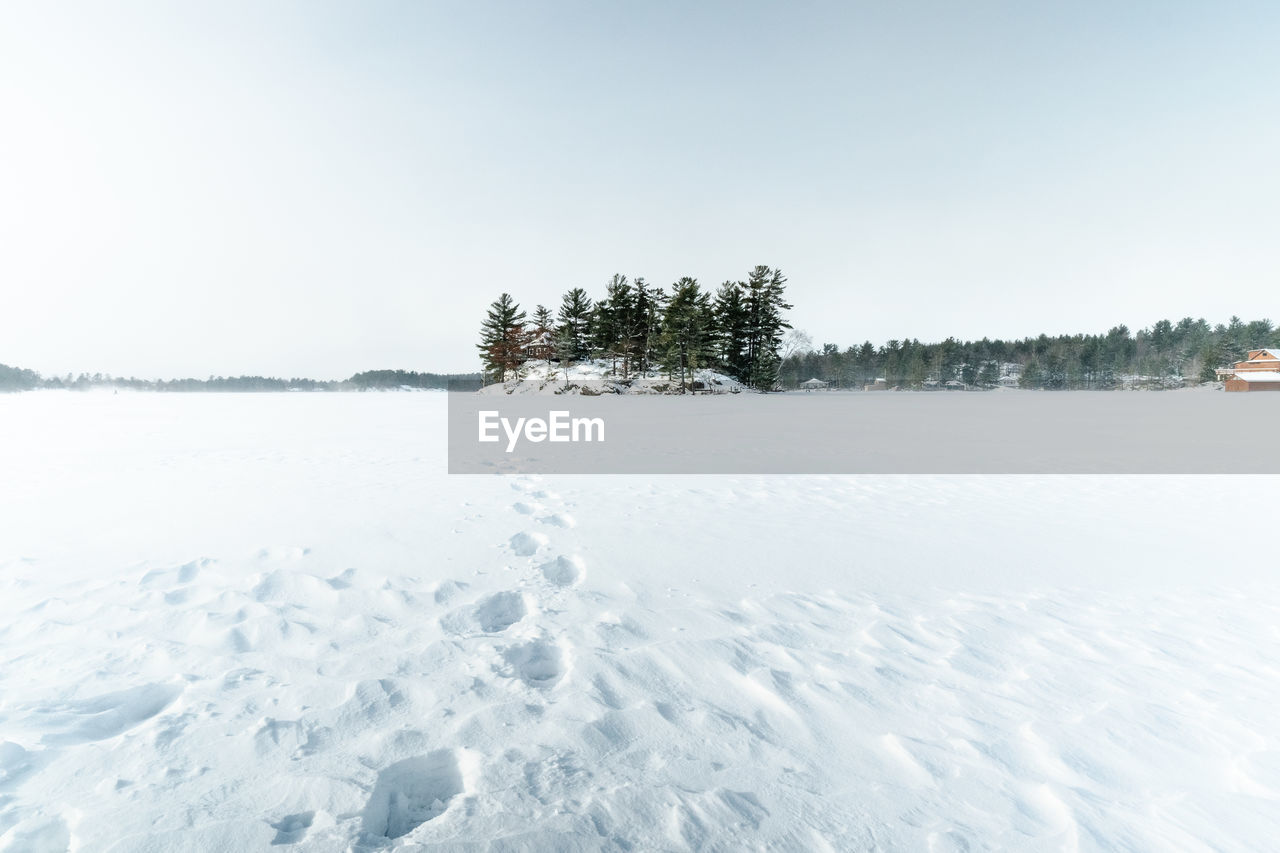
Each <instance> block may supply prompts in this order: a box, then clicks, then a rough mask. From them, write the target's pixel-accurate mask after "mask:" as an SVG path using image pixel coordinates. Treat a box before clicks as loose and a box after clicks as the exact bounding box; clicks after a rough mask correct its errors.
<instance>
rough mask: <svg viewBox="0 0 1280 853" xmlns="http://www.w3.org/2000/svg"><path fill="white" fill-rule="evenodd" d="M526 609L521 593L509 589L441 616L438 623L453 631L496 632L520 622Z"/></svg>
mask: <svg viewBox="0 0 1280 853" xmlns="http://www.w3.org/2000/svg"><path fill="white" fill-rule="evenodd" d="M528 612H529V608H528V606H527V605H526V604H525V600H524V596H523V595H522V594H520V593H518V592H515V591H512V590H508V591H505V592H496V593H494V594H493V595H490V596H486V597H484V598H482V599H480V600H479V601H477V602H476V603H475V604H474V605H472V606H470V607H464V608H462V609H461V610H455V611H453V612H452V613H447V614H445V615H444V616H442V617H440V626H441V627H442V628H444V629H445V630H446V631H449V632H450V633H452V634H469V633H472V632H475V631H476V630H479V631H480V632H481V633H485V634H497V633H499V632H501V631H505V630H507V629H508V628H510V627H511V626H512V625H514V624H516V623H517V622H519V621H520V620H521V619H523V618H524V617H525V615H526V614H527V613H528Z"/></svg>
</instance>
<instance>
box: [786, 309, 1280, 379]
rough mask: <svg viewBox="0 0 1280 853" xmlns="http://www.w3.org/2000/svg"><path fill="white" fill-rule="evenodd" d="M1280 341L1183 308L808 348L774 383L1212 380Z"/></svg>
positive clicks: (1276, 334) (1261, 326) (1273, 331)
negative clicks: (1072, 330) (1069, 326)
mask: <svg viewBox="0 0 1280 853" xmlns="http://www.w3.org/2000/svg"><path fill="white" fill-rule="evenodd" d="M1264 347H1280V330H1277V328H1276V327H1275V326H1273V325H1272V323H1271V321H1270V320H1255V321H1253V322H1250V323H1246V322H1244V321H1243V320H1241V319H1240V318H1239V317H1232V318H1231V320H1230V321H1229V322H1227V323H1219V324H1218V325H1216V326H1210V325H1209V324H1208V323H1207V322H1206V321H1205V320H1203V319H1199V320H1197V319H1192V318H1191V317H1185V318H1183V319H1182V320H1179V321H1178V322H1176V323H1174V322H1171V321H1169V320H1160V321H1159V322H1157V323H1155V324H1154V325H1152V326H1151V327H1150V328H1146V329H1141V330H1139V331H1138V332H1136V333H1134V332H1131V331H1130V330H1129V329H1128V327H1126V326H1115V327H1114V328H1112V329H1111V330H1110V331H1108V332H1107V333H1106V334H1101V335H1056V336H1050V335H1040V336H1038V337H1035V338H1022V339H1020V340H1014V341H1004V340H990V339H987V338H983V339H982V340H980V341H959V340H956V339H955V338H947V339H946V340H945V341H942V342H941V343H932V344H922V343H920V341H918V340H915V339H911V340H891V341H888V342H887V343H885V344H883V345H881V346H878V347H877V346H876V345H874V344H873V343H871V342H870V341H867V342H866V343H863V344H862V345H861V346H851V347H848V348H847V349H843V350H842V349H840V348H839V347H838V346H837V345H835V344H824V345H823V346H822V347H821V349H813V348H811V347H805V348H803V349H802V351H800V352H797V353H796V354H795V355H793V356H792V357H791V358H789V359H787V361H786V363H785V364H784V365H783V367H782V371H781V376H780V384H781V385H782V387H789V388H794V387H797V386H798V385H799V383H801V382H805V381H808V380H809V379H819V380H821V381H824V382H827V383H828V384H830V385H831V386H833V387H843V388H860V387H863V386H864V385H867V384H871V383H874V382H875V381H876V380H877V379H884V380H885V384H886V386H887V387H890V388H894V387H901V388H920V387H930V386H933V385H942V386H947V385H948V384H950V385H951V386H952V387H955V386H961V387H972V388H990V387H993V386H995V385H998V384H1002V385H1016V386H1017V387H1021V388H1044V389H1063V390H1066V389H1104V388H1115V387H1119V386H1122V385H1126V386H1145V387H1152V388H1159V387H1176V386H1178V385H1182V384H1186V383H1188V382H1191V383H1195V382H1208V381H1211V380H1213V379H1214V368H1217V367H1225V366H1227V365H1229V364H1231V363H1232V362H1235V361H1239V360H1241V359H1243V358H1244V357H1245V354H1246V353H1247V352H1248V351H1249V350H1252V349H1261V348H1264Z"/></svg>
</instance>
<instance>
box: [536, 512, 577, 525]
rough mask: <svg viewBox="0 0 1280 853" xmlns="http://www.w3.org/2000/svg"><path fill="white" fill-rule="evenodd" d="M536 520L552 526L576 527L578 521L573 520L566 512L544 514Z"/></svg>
mask: <svg viewBox="0 0 1280 853" xmlns="http://www.w3.org/2000/svg"><path fill="white" fill-rule="evenodd" d="M538 521H540V522H542V523H543V524H550V525H551V526H552V527H576V526H577V524H578V522H577V521H575V520H574V517H573V516H572V515H569V513H567V512H557V513H553V514H551V515H544V516H543V517H542V518H539V519H538Z"/></svg>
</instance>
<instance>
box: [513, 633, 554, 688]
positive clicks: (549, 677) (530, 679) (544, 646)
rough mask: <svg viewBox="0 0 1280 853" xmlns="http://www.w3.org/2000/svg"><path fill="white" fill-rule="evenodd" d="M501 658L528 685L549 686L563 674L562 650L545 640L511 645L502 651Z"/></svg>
mask: <svg viewBox="0 0 1280 853" xmlns="http://www.w3.org/2000/svg"><path fill="white" fill-rule="evenodd" d="M502 658H503V660H505V661H506V662H507V663H508V664H509V665H510V666H511V669H512V670H513V672H514V673H515V675H516V676H517V677H518V678H519V679H520V680H521V681H523V682H524V683H525V684H528V685H529V686H530V687H551V686H553V685H554V684H555V683H556V682H558V681H559V680H560V678H561V677H562V676H563V675H564V670H565V666H564V652H562V651H561V650H560V648H559V646H557V645H555V644H554V643H551V642H548V641H547V640H531V641H530V642H527V643H522V644H520V645H518V646H511V647H510V648H508V649H507V650H506V651H504V652H503V653H502Z"/></svg>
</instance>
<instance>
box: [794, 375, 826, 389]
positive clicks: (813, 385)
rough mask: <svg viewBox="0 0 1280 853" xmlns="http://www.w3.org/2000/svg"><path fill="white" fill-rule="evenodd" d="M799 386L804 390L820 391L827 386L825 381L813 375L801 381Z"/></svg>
mask: <svg viewBox="0 0 1280 853" xmlns="http://www.w3.org/2000/svg"><path fill="white" fill-rule="evenodd" d="M800 387H801V388H803V389H804V390H806V391H821V390H823V389H824V388H826V387H827V383H825V382H823V381H822V380H821V379H819V378H817V377H816V376H815V377H814V378H813V379H809V380H807V381H805V382H801V383H800Z"/></svg>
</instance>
